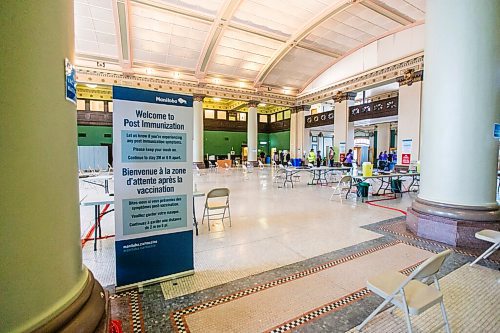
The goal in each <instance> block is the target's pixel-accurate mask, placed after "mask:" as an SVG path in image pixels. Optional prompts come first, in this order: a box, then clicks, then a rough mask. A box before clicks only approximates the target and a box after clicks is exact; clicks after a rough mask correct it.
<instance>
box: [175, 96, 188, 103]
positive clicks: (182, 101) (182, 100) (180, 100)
mask: <svg viewBox="0 0 500 333" xmlns="http://www.w3.org/2000/svg"><path fill="white" fill-rule="evenodd" d="M177 100H178V101H179V103H181V104H187V101H186V100H185V99H184V98H182V97H179V98H178V99H177Z"/></svg>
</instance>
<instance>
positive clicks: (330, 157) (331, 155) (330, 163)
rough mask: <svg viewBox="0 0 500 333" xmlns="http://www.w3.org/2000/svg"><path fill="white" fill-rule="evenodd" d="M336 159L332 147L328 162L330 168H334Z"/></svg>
mask: <svg viewBox="0 0 500 333" xmlns="http://www.w3.org/2000/svg"><path fill="white" fill-rule="evenodd" d="M334 159H335V151H334V150H333V148H332V147H330V151H329V152H328V161H329V165H330V167H333V160H334Z"/></svg>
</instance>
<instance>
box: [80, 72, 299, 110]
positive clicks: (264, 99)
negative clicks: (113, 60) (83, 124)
mask: <svg viewBox="0 0 500 333" xmlns="http://www.w3.org/2000/svg"><path fill="white" fill-rule="evenodd" d="M76 80H77V82H79V83H91V84H104V85H110V86H112V85H119V86H125V87H134V88H140V89H149V90H157V91H163V92H176V93H181V94H187V95H193V94H199V95H206V96H211V97H220V98H225V99H235V100H241V101H250V100H258V101H260V102H261V103H267V104H273V105H282V106H293V105H295V100H296V97H295V96H291V95H285V94H276V93H272V92H267V91H256V90H255V89H248V88H236V87H229V86H219V85H216V84H208V83H206V84H205V83H196V82H192V81H182V80H172V79H164V78H155V77H149V76H141V75H137V74H136V75H133V76H130V75H125V74H123V73H118V72H113V71H107V70H100V69H95V68H86V67H77V69H76Z"/></svg>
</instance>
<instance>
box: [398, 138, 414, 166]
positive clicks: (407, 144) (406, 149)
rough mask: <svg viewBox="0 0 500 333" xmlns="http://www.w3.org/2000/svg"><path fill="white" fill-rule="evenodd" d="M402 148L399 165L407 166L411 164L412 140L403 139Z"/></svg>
mask: <svg viewBox="0 0 500 333" xmlns="http://www.w3.org/2000/svg"><path fill="white" fill-rule="evenodd" d="M402 143H403V144H402V146H401V163H402V164H406V165H409V164H410V162H411V146H412V139H405V140H402Z"/></svg>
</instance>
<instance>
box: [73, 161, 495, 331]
mask: <svg viewBox="0 0 500 333" xmlns="http://www.w3.org/2000/svg"><path fill="white" fill-rule="evenodd" d="M272 175H273V174H272V171H271V170H270V169H265V170H257V169H255V170H254V172H253V173H251V174H247V175H244V174H243V173H242V172H241V171H236V170H234V171H229V172H221V173H219V174H215V173H210V174H206V175H199V176H195V182H196V185H197V188H198V190H200V191H205V192H207V191H208V190H210V189H212V188H215V187H228V188H230V190H231V213H232V222H233V224H232V227H231V228H230V227H229V226H228V224H226V227H225V228H222V225H221V224H220V223H216V224H215V225H213V228H212V231H211V232H208V228H207V226H206V224H204V225H201V224H200V235H199V236H198V237H195V243H194V249H195V274H194V275H192V276H189V277H185V278H181V279H177V280H172V281H168V282H165V283H162V284H161V286H160V285H151V286H147V287H145V289H144V292H143V293H139V292H138V291H137V290H132V291H129V292H127V293H121V294H116V295H114V296H113V299H112V312H113V318H115V319H120V320H122V324H123V328H124V332H143V331H147V332H172V331H178V332H183V331H184V329H183V326H182V325H181V326H179V325H178V324H177V322H176V318H177V317H176V314H182V311H184V309H194V308H195V307H196V306H200V305H203V304H211V301H214V300H220V299H225V297H227V296H228V295H229V297H231V298H232V297H234V296H231V295H240V294H241V293H242V292H245V291H246V290H253V289H254V288H259V286H262V285H269V284H273V283H275V282H273V281H278V280H283V279H287V277H289V276H294V275H296V274H300V272H304V271H310V270H311V269H313V268H314V267H317V266H318V265H322V264H324V263H326V262H336V261H339V260H340V261H341V262H342V264H341V265H338V266H336V267H335V269H333V268H332V270H329V272H334V273H333V274H331V275H328V274H327V273H325V272H322V273H318V274H314V275H315V276H314V277H312V276H309V277H307V278H306V277H302V278H301V281H300V282H302V283H304V281H305V282H306V283H305V285H302V286H299V284H300V283H295V287H296V288H292V289H293V290H292V289H290V288H291V287H293V286H294V283H292V282H290V283H287V284H288V285H287V286H280V287H279V288H278V287H274V290H273V292H269V291H268V290H264V291H262V292H259V294H260V295H258V297H260V298H262V297H263V299H255V300H252V299H251V298H250V296H245V297H243V298H242V299H240V300H238V299H237V301H235V303H233V304H231V307H228V304H220V305H217V306H215V307H212V306H210V307H209V308H210V311H212V312H213V313H210V315H209V316H208V315H206V314H208V312H203V311H193V312H189V315H187V316H181V317H182V318H181V317H178V318H181V319H180V320H181V321H182V322H183V323H184V324H186V325H188V326H189V327H187V328H188V329H190V330H191V331H193V332H195V331H203V332H205V331H209V329H213V330H214V331H220V332H225V331H241V332H256V331H264V330H269V329H273V330H272V331H274V332H285V331H288V330H291V329H293V330H295V331H298V332H320V331H321V332H346V331H349V330H351V329H352V328H353V327H355V326H357V325H359V324H360V323H361V321H362V320H363V319H364V318H366V316H368V314H369V313H370V312H371V311H372V310H373V309H374V308H375V307H376V306H377V305H378V304H379V303H380V301H381V300H380V298H378V297H377V296H374V295H371V294H369V293H368V292H367V291H366V289H364V288H363V283H362V282H363V281H362V280H363V279H365V278H366V277H365V276H364V275H363V274H368V273H370V272H372V271H374V270H378V269H383V268H384V267H386V266H387V265H394V264H397V265H396V266H398V267H395V268H397V269H402V268H404V267H407V266H405V265H406V264H408V265H412V264H414V263H415V262H417V261H419V259H423V258H424V257H425V256H426V255H427V254H428V253H430V252H438V251H442V250H443V248H445V247H446V246H444V245H443V244H438V243H435V242H428V241H425V240H422V239H419V238H417V237H413V236H412V235H411V234H409V233H407V232H406V231H405V228H404V219H401V218H400V217H401V215H402V214H401V213H400V212H397V211H392V210H387V209H383V208H379V207H374V206H370V205H367V204H365V203H362V202H361V201H360V200H359V199H358V200H357V199H356V198H355V196H354V195H353V196H352V197H351V198H350V199H349V200H346V201H344V202H342V203H340V201H339V200H338V198H335V200H333V201H329V200H328V199H329V197H330V194H331V192H332V188H330V187H326V186H308V185H306V183H307V181H308V179H307V178H308V177H302V178H303V179H302V180H301V182H300V183H299V184H296V186H295V187H294V188H293V189H291V188H278V186H276V184H273V182H272ZM100 190H101V191H102V189H101V188H94V187H92V186H88V185H86V186H85V187H84V188H83V189H82V195H86V194H87V193H89V192H90V193H94V192H98V191H100ZM92 191H94V192H92ZM414 197H415V194H413V193H411V194H405V195H404V196H403V198H398V199H396V200H392V201H384V202H383V204H384V205H386V206H390V207H394V208H397V209H401V210H405V209H406V207H407V206H409V204H410V203H411V200H412V199H413V198H414ZM203 202H204V199H202V198H198V199H196V208H197V216H198V220H200V219H201V216H202V207H203ZM113 218H114V216H113V214H109V215H106V217H105V218H104V220H103V234H104V235H108V234H109V235H112V234H113V233H114V221H113ZM92 219H93V210H92V208H83V209H82V236H83V235H85V234H86V233H87V231H88V228H89V227H90V225H91V224H92ZM398 241H399V243H397V244H399V245H394V244H393V243H394V242H398ZM402 243H404V244H403V245H402ZM387 244H390V248H391V249H397V250H399V251H395V252H393V253H391V254H389V253H386V255H385V256H384V255H382V256H380V253H385V252H383V251H385V250H387V249H389V248H385V247H386V246H388V245H387ZM92 245H93V243H92V241H90V242H88V243H87V244H86V245H85V247H84V249H83V258H84V263H85V264H86V265H87V266H88V267H90V268H91V269H92V271H93V272H94V274H95V276H96V277H97V279H98V280H99V281H101V283H102V284H103V285H105V286H111V287H112V286H113V285H114V284H115V277H114V266H115V263H114V240H113V239H107V240H102V241H99V242H98V251H97V252H94V251H93V248H92ZM380 246H382V247H384V250H377V251H379V252H378V254H379V256H378V257H377V258H375V257H368V256H367V257H366V258H372V260H368V261H366V258H365V259H364V260H365V262H364V263H363V264H360V265H359V266H356V265H355V264H353V263H354V262H357V263H361V262H362V260H358V259H354V260H352V262H351V261H349V262H347V263H345V262H344V261H343V259H342V258H345V257H349V258H352V256H354V257H356V256H358V255H359V254H360V253H365V252H366V251H368V250H369V249H371V248H378V247H380ZM398 246H404V247H405V248H406V249H411V250H410V251H409V252H410V253H413V254H415V253H420V254H419V255H421V256H422V257H418V258H417V257H412V259H411V260H409V261H408V257H405V256H404V255H402V254H404V253H405V251H403V250H402V249H399V248H398ZM380 251H382V252H380ZM429 251H430V252H429ZM475 255H476V253H468V252H466V251H462V250H461V249H455V250H454V254H453V255H452V257H451V258H450V259H449V260H448V261H447V262H446V264H445V267H444V268H443V272H442V273H441V274H440V276H441V277H442V276H445V275H447V274H449V273H450V272H453V271H454V270H456V269H457V268H460V267H462V266H464V265H465V264H466V263H467V262H470V261H472V259H473V256H475ZM405 258H406V259H405ZM497 259H498V258H497V257H495V258H494V260H493V261H485V262H482V263H481V264H482V265H486V266H488V267H490V269H482V270H481V268H478V269H477V272H481V273H480V274H479V273H478V274H476V273H475V272H476V270H474V271H470V270H468V271H466V272H465V269H466V268H462V270H464V272H463V273H462V272H460V274H462V275H457V276H458V277H453V276H451V275H450V278H449V279H450V281H451V282H450V283H449V284H448V282H446V280H444V279H443V284H446V285H449V286H450V287H447V288H452V289H453V288H469V289H470V288H472V287H471V285H475V284H476V283H478V284H480V285H481V288H476V289H470V290H472V292H474V293H476V294H477V295H479V296H478V297H477V299H475V300H474V301H476V303H477V304H476V303H474V307H475V308H474V309H472V310H474V311H472V310H471V309H469V308H468V307H467V306H464V305H463V304H468V300H467V299H464V298H463V297H462V296H463V295H465V296H466V297H469V296H467V295H469V294H467V292H462V291H459V292H454V291H453V290H452V289H449V290H448V291H446V292H448V293H449V294H450V295H456V296H453V297H451V298H450V300H449V301H448V300H447V302H449V303H447V306H448V307H449V314H450V317H452V316H453V318H454V319H453V320H454V321H455V322H454V323H452V328H454V332H471V331H470V330H468V329H467V328H468V327H473V328H474V329H476V328H477V330H475V332H482V331H484V330H482V328H483V327H485V328H487V329H488V330H487V331H488V332H492V331H495V330H496V331H498V318H497V317H498V316H496V315H495V314H496V313H498V310H499V308H498V302H490V301H488V299H489V298H487V297H483V296H481V295H482V294H484V293H487V292H488V290H487V289H488V288H493V289H495V288H496V290H498V278H499V277H498V275H499V274H500V273H499V272H498V267H499V265H498V260H497ZM401 260H403V261H404V260H407V262H406V261H405V262H404V263H403V262H400V261H401ZM363 265H364V266H366V267H364V268H363V267H362V266H363ZM348 266H349V267H348ZM351 266H352V267H351ZM355 266H356V267H355ZM346 267H347V268H346ZM360 267H361V268H360ZM391 267H392V266H391ZM458 273H459V271H457V274H458ZM464 274H465V275H464ZM485 276H488V277H487V279H490V280H488V281H489V283H490V284H487V283H486V282H484V279H485ZM318 277H319V278H318ZM452 277H453V278H452ZM314 278H316V280H314V281H313V279H314ZM356 281H357V282H356ZM492 281H497V282H496V283H497V285H495V284H494V283H493V282H492ZM483 282H484V283H483ZM483 285H484V286H487V287H485V288H483ZM273 286H274V285H273ZM311 286H312V287H311ZM358 287H359V288H361V289H359V288H358ZM307 288H308V289H307ZM322 288H326V289H322ZM356 288H358V289H356ZM111 289H112V288H111ZM469 289H468V290H469ZM294 290H295V291H294ZM272 293H275V294H272ZM271 294H272V295H271ZM266 295H267V296H266ZM488 296H491V295H488ZM493 296H494V297H497V298H498V295H496V294H494V295H493ZM253 297H257V295H254V296H253ZM236 298H237V297H236ZM243 300H244V301H245V302H247V303H245V302H243V303H242V302H241V301H243ZM248 300H250V302H248ZM484 301H485V302H484ZM223 303H224V302H223ZM454 304H456V305H454ZM233 305H234V306H233ZM193 306H194V307H193ZM478 308H487V310H486V311H482V312H481V313H478V312H477V311H478V310H477V309H478ZM231 313H232V314H231ZM483 313H485V315H483ZM228 314H231V315H228ZM469 315H472V316H473V318H475V319H473V322H467V321H465V320H464V319H461V318H462V317H463V316H469ZM384 316H385V317H384ZM387 316H388V314H387V313H385V312H384V313H381V314H380V315H379V316H378V317H377V318H375V319H374V321H373V323H371V324H370V329H371V330H373V331H377V332H392V331H396V332H397V331H404V322H402V321H400V320H399V321H398V319H397V318H398V313H397V312H396V313H395V317H394V318H392V317H391V318H387ZM429 316H430V315H429ZM474 316H475V317H474ZM214 318H220V320H214ZM419 320H421V319H416V320H415V327H416V328H417V329H416V331H417V332H422V330H425V331H427V329H428V328H429V327H428V326H426V325H427V324H424V322H420V321H419ZM433 320H434V321H436V320H437V319H435V318H434V319H429V322H431V321H433ZM424 321H425V319H424ZM425 323H427V321H425ZM218 325H222V326H218ZM474 325H475V326H474Z"/></svg>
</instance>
